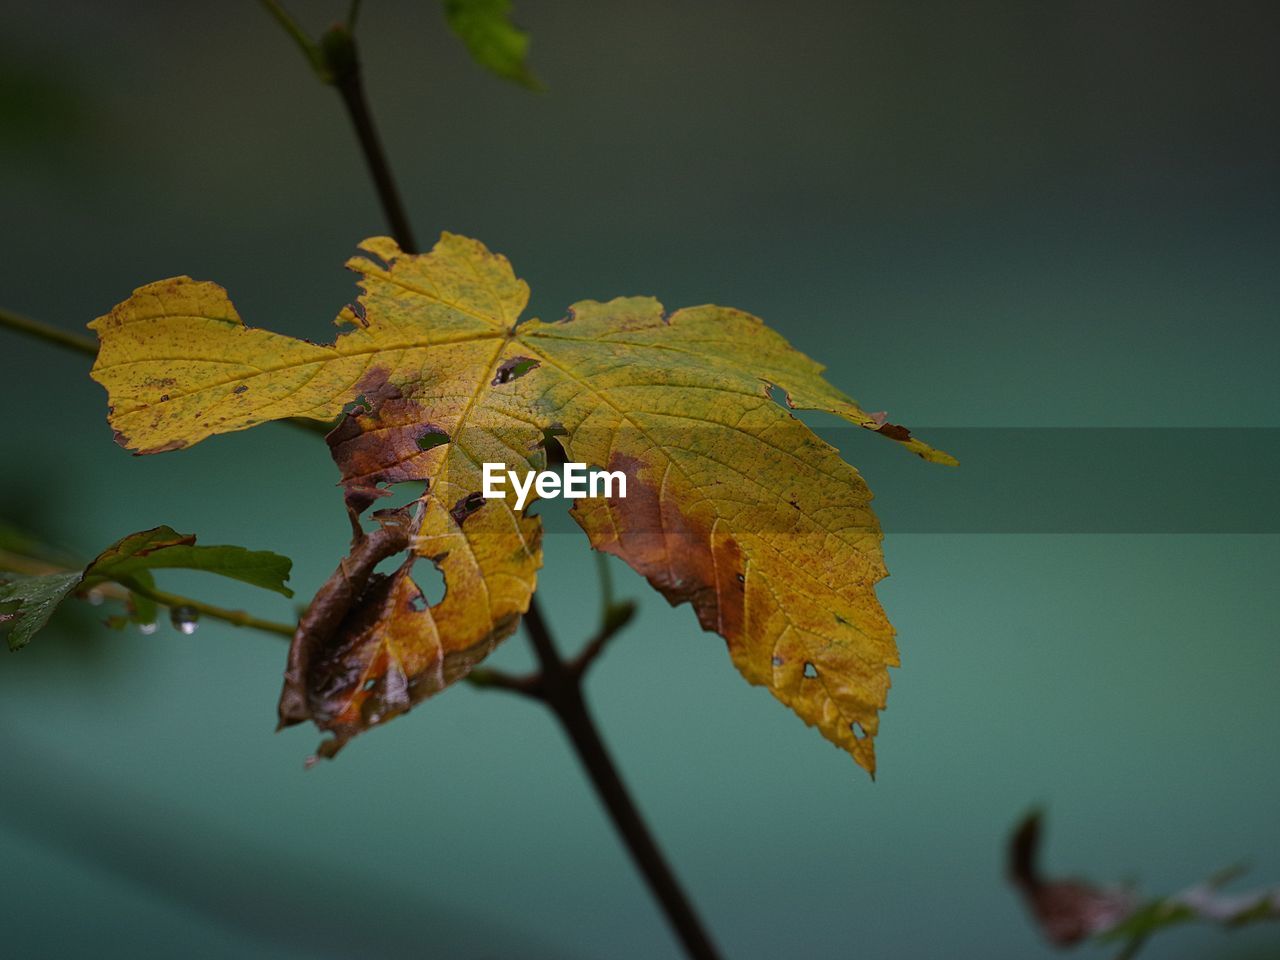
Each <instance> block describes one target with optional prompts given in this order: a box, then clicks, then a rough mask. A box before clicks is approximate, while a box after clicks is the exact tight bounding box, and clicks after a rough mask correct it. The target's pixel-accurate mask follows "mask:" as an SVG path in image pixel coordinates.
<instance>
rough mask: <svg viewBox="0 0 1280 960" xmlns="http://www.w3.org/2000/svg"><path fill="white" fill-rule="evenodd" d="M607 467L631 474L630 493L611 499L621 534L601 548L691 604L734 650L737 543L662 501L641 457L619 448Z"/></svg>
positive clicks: (739, 615)
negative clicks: (631, 455) (638, 458)
mask: <svg viewBox="0 0 1280 960" xmlns="http://www.w3.org/2000/svg"><path fill="white" fill-rule="evenodd" d="M608 469H609V470H621V471H622V472H623V473H625V474H626V476H627V495H626V497H615V498H612V499H610V500H609V506H610V508H611V510H612V513H613V517H614V523H615V526H616V531H617V532H616V536H615V538H614V539H612V540H610V541H606V542H604V543H601V544H599V545H598V546H599V547H600V548H601V549H603V550H606V551H607V552H609V553H612V554H615V555H616V556H618V557H621V558H622V559H623V560H625V561H626V562H627V563H628V564H630V565H631V567H632V568H634V569H635V570H636V571H638V572H639V573H641V574H643V575H644V577H645V578H646V579H647V580H648V581H649V583H651V584H652V585H653V586H654V587H655V588H657V589H658V590H659V591H660V592H661V593H662V595H663V596H665V597H666V598H667V600H668V602H670V603H671V604H672V605H676V604H680V603H684V602H686V601H687V602H688V603H690V604H692V605H693V609H694V612H695V613H696V614H697V616H698V622H699V623H700V624H702V627H703V629H705V630H714V631H715V632H716V633H719V634H720V635H721V636H723V637H724V638H725V640H726V641H727V642H728V644H729V646H730V648H733V647H734V646H735V645H736V644H738V643H740V642H741V640H742V628H743V611H744V604H745V599H744V591H743V590H742V587H741V584H740V583H739V582H738V577H739V575H740V572H741V571H742V568H743V567H742V551H741V550H740V549H739V547H738V544H737V541H735V540H734V539H733V538H732V537H731V536H729V535H728V534H725V533H718V534H717V535H716V536H715V537H714V538H713V537H712V536H711V532H710V527H709V525H708V524H707V523H706V522H705V521H704V520H703V519H702V518H700V517H695V516H690V515H687V514H685V513H684V512H683V511H682V510H681V507H680V505H679V504H677V503H676V502H675V501H674V500H673V499H672V498H666V499H661V498H660V497H659V495H658V491H657V488H656V487H655V485H654V484H653V482H652V481H651V480H650V479H649V478H648V477H647V476H646V470H645V464H644V463H643V462H642V461H640V460H637V459H635V458H633V457H630V456H627V455H626V454H623V453H620V452H615V453H614V455H613V457H612V458H611V459H610V461H609V467H608Z"/></svg>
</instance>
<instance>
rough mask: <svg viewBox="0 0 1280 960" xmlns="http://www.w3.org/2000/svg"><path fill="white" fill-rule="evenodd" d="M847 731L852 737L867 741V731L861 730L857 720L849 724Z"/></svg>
mask: <svg viewBox="0 0 1280 960" xmlns="http://www.w3.org/2000/svg"><path fill="white" fill-rule="evenodd" d="M849 730H850V731H851V732H852V733H853V735H854V736H855V737H857V738H858V739H859V740H865V739H867V731H865V730H863V729H862V724H860V723H859V722H858V721H857V720H855V721H853V723H851V724H849Z"/></svg>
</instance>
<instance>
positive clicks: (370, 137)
mask: <svg viewBox="0 0 1280 960" xmlns="http://www.w3.org/2000/svg"><path fill="white" fill-rule="evenodd" d="M321 44H322V50H323V54H324V60H325V65H326V66H327V67H328V70H329V73H330V75H331V76H332V78H333V79H332V81H331V82H332V83H333V85H334V86H335V87H337V88H338V93H339V95H340V96H341V97H342V103H343V106H345V107H346V108H347V116H348V117H349V118H350V120H351V126H352V127H353V128H354V129H355V133H356V140H357V141H358V142H359V144H360V149H361V150H362V151H363V153H364V160H365V164H366V165H367V166H368V168H369V175H370V176H371V177H372V178H373V185H374V188H375V189H376V190H377V191H378V202H379V203H380V204H381V205H382V212H383V214H384V215H385V216H386V218H387V227H388V228H389V229H390V231H391V235H392V236H393V237H395V239H396V243H398V244H400V248H401V249H402V250H404V251H406V252H407V253H416V252H417V250H418V243H417V241H416V240H415V239H414V236H413V228H412V227H411V226H410V225H409V215H408V213H406V211H405V206H404V200H403V198H402V197H401V196H400V190H399V188H398V187H397V186H396V181H395V177H394V176H392V173H391V164H390V163H389V162H388V161H387V154H386V151H385V150H384V149H383V147H382V138H381V137H380V136H379V135H378V128H377V127H376V126H375V125H374V122H373V113H372V112H371V111H370V109H369V99H368V97H366V96H365V92H364V78H363V76H362V73H361V69H360V57H359V54H358V53H357V51H356V38H355V34H354V33H352V31H351V30H350V29H349V28H348V27H343V26H337V27H333V28H331V29H330V30H329V31H328V32H327V33H325V35H324V38H323V39H322V41H321Z"/></svg>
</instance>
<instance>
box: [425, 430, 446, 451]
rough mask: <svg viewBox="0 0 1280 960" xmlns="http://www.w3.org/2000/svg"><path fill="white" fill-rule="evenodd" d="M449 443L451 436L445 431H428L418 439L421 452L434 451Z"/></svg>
mask: <svg viewBox="0 0 1280 960" xmlns="http://www.w3.org/2000/svg"><path fill="white" fill-rule="evenodd" d="M448 442H449V435H448V434H447V433H445V432H444V431H443V430H428V431H427V432H426V433H424V434H423V435H422V436H420V437H419V438H418V449H419V450H432V449H434V448H435V447H438V446H441V445H442V444H446V443H448Z"/></svg>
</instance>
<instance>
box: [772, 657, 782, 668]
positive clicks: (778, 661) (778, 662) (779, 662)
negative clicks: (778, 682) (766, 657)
mask: <svg viewBox="0 0 1280 960" xmlns="http://www.w3.org/2000/svg"><path fill="white" fill-rule="evenodd" d="M782 664H783V660H782V658H781V657H774V658H773V665H774V666H775V667H780V666H782Z"/></svg>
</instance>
